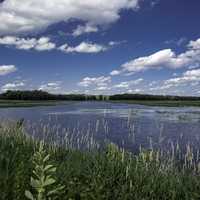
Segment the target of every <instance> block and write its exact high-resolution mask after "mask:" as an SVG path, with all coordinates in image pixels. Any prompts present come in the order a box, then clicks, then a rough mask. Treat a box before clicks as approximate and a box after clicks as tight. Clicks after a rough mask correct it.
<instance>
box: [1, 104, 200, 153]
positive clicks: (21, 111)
mask: <svg viewBox="0 0 200 200" xmlns="http://www.w3.org/2000/svg"><path fill="white" fill-rule="evenodd" d="M0 117H1V118H2V119H14V120H17V119H21V118H24V119H25V120H26V128H27V130H28V132H29V133H30V134H32V135H34V136H35V137H40V136H41V133H42V134H43V135H44V134H45V135H51V136H52V137H54V139H55V141H59V142H62V141H65V140H64V138H65V137H67V138H69V136H70V140H71V141H70V142H71V144H74V147H76V145H79V147H80V148H81V147H84V146H85V145H88V141H90V143H91V144H95V145H101V144H102V143H105V142H114V143H116V144H118V145H120V146H124V147H125V148H127V149H129V150H131V151H135V150H137V149H139V148H140V146H141V147H145V148H152V147H162V148H167V147H168V146H169V145H171V144H172V142H173V144H177V142H178V143H179V145H185V144H188V143H189V144H190V145H193V146H194V147H198V146H199V142H200V140H199V137H200V108H192V107H185V108H167V107H148V106H141V105H128V104H114V103H104V102H77V103H72V104H67V105H61V106H53V107H36V108H9V109H0Z"/></svg>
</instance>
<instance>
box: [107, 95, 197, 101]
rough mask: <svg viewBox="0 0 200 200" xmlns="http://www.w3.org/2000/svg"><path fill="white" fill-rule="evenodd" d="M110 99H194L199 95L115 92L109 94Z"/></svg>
mask: <svg viewBox="0 0 200 200" xmlns="http://www.w3.org/2000/svg"><path fill="white" fill-rule="evenodd" d="M110 100H143V101H145V100H152V101H153V100H155V101H159V100H160V101H161V100H166V101H179V100H180V101H183V100H184V101H186V100H188V101H194V100H200V97H194V96H170V95H150V94H116V95H112V96H110Z"/></svg>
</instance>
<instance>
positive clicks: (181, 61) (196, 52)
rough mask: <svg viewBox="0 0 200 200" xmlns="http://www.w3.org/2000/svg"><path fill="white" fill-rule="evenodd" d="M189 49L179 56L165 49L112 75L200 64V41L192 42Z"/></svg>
mask: <svg viewBox="0 0 200 200" xmlns="http://www.w3.org/2000/svg"><path fill="white" fill-rule="evenodd" d="M187 48H188V49H187V51H186V52H184V53H182V54H179V55H176V53H175V52H173V51H172V50H171V49H164V50H161V51H158V52H156V53H154V54H152V55H150V56H145V57H140V58H136V59H134V60H131V61H129V62H127V63H125V64H123V65H122V66H121V70H114V71H112V72H111V75H117V74H121V73H126V74H128V75H131V74H135V73H138V72H143V71H146V70H149V69H160V68H163V67H166V68H171V69H178V68H182V67H190V66H191V65H197V64H198V63H200V39H198V40H196V41H190V43H189V44H188V45H187Z"/></svg>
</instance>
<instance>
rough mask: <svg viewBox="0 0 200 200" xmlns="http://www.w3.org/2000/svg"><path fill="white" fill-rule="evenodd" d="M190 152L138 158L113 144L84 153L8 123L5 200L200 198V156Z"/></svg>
mask: <svg viewBox="0 0 200 200" xmlns="http://www.w3.org/2000/svg"><path fill="white" fill-rule="evenodd" d="M65 140H67V139H66V138H65ZM88 143H91V141H90V140H89V141H88ZM186 149H187V151H186V153H182V152H181V151H180V148H179V146H178V145H177V146H175V145H171V149H170V150H168V151H167V152H163V151H154V150H149V151H145V150H142V149H141V150H140V153H139V154H137V155H134V154H132V153H129V152H126V151H125V150H124V149H120V148H119V147H117V146H116V145H114V144H109V145H108V146H106V147H105V148H104V149H103V150H102V149H101V150H100V149H98V148H93V149H92V148H88V150H85V151H81V150H76V149H75V148H70V145H66V142H65V143H64V144H63V145H56V144H55V143H53V142H49V143H45V142H44V141H43V142H41V141H37V140H36V139H33V138H31V137H30V136H28V135H26V133H25V131H24V129H23V127H22V126H21V124H20V123H18V124H3V125H1V127H0V199H2V200H25V199H36V200H46V199H60V200H65V199H66V200H76V199H77V200H79V199H83V200H90V199H91V200H93V199H95V200H101V199H102V200H103V199H106V200H109V199H116V200H118V199H120V200H129V199H130V200H194V199H200V177H199V173H200V163H199V155H198V152H196V153H194V152H193V151H192V149H191V147H190V146H187V148H186Z"/></svg>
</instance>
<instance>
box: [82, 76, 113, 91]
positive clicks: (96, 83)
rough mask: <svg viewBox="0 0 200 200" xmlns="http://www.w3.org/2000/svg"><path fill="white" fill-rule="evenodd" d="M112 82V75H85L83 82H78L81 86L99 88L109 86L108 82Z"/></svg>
mask: <svg viewBox="0 0 200 200" xmlns="http://www.w3.org/2000/svg"><path fill="white" fill-rule="evenodd" d="M109 83H111V77H110V76H108V77H105V76H100V77H92V78H90V77H85V78H84V79H83V80H82V81H81V82H79V83H78V85H79V86H81V87H91V86H93V87H97V88H101V89H102V88H104V89H105V87H107V86H108V84H109Z"/></svg>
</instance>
